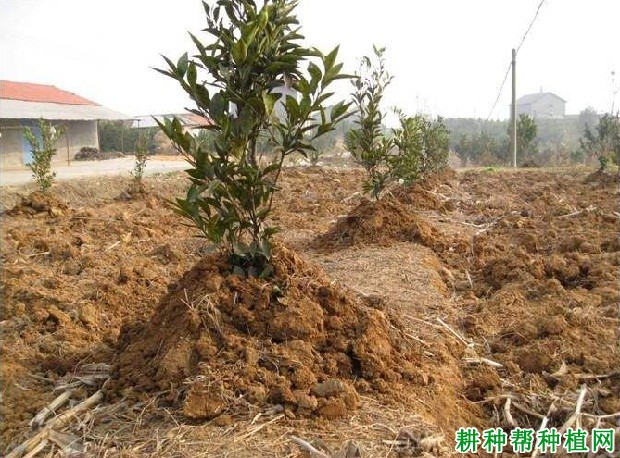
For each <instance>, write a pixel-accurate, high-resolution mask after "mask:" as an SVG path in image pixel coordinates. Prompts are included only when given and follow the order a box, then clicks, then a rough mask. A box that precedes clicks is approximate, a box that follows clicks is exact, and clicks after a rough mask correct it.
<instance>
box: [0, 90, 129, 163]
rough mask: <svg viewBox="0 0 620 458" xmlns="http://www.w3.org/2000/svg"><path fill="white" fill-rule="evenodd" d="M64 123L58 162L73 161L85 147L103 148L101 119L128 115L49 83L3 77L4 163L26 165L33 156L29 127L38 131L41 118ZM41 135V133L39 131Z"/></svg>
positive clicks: (0, 133)
mask: <svg viewBox="0 0 620 458" xmlns="http://www.w3.org/2000/svg"><path fill="white" fill-rule="evenodd" d="M39 119H45V120H48V121H50V122H51V123H52V124H54V125H55V126H62V127H63V129H64V132H65V134H64V135H63V136H62V137H61V138H60V139H59V140H58V143H57V145H56V148H57V152H56V156H54V160H53V161H54V162H62V161H70V160H71V159H72V158H73V157H74V156H75V154H76V153H77V152H78V151H80V149H82V148H83V147H95V148H99V135H98V121H100V120H126V119H130V118H129V117H128V116H126V115H124V114H122V113H118V112H116V111H113V110H110V109H108V108H106V107H103V106H101V105H99V104H97V103H95V102H93V101H92V100H88V99H85V98H84V97H81V96H79V95H77V94H74V93H72V92H68V91H65V90H62V89H59V88H57V87H56V86H50V85H46V84H33V83H23V82H17V81H4V80H0V165H1V166H2V167H13V166H23V165H25V164H27V163H28V162H30V160H31V159H32V150H31V146H30V144H29V143H28V142H27V141H25V139H24V136H23V130H24V128H25V127H30V128H31V129H33V131H34V132H35V134H37V131H38V120H39ZM39 135H40V134H39Z"/></svg>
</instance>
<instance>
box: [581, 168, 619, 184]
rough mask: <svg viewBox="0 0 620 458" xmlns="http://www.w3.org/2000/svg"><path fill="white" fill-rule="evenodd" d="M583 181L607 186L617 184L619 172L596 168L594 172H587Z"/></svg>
mask: <svg viewBox="0 0 620 458" xmlns="http://www.w3.org/2000/svg"><path fill="white" fill-rule="evenodd" d="M584 183H587V184H593V185H599V186H609V185H614V184H615V185H617V184H618V183H620V172H610V171H607V170H597V171H596V172H592V173H591V174H589V175H588V176H587V177H586V178H585V180H584Z"/></svg>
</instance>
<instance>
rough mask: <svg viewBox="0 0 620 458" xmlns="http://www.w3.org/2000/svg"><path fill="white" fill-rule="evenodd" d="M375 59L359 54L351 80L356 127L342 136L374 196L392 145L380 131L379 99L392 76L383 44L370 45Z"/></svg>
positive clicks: (380, 185)
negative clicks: (388, 69)
mask: <svg viewBox="0 0 620 458" xmlns="http://www.w3.org/2000/svg"><path fill="white" fill-rule="evenodd" d="M373 50H374V61H373V59H371V58H370V57H368V56H365V57H363V58H362V64H361V66H360V71H359V74H358V75H357V76H358V77H357V78H356V79H355V80H353V87H354V92H353V94H352V97H353V104H354V106H355V107H356V108H357V114H358V119H357V120H356V121H355V123H356V124H357V125H358V127H357V128H353V129H351V130H350V131H349V132H348V133H347V135H346V139H345V147H346V148H347V150H348V151H349V152H350V153H351V156H352V157H353V159H354V160H355V161H356V162H357V163H358V164H359V165H361V166H362V167H363V168H364V169H365V170H366V172H367V173H368V177H367V179H366V180H365V181H364V183H363V189H364V191H366V192H370V195H371V196H372V197H373V198H374V199H377V198H378V197H379V194H380V193H381V191H382V190H383V189H384V188H385V186H386V185H387V183H388V182H389V179H390V171H389V167H388V158H389V155H390V151H391V149H392V146H393V142H392V140H391V139H389V138H387V137H386V136H385V135H384V133H383V120H384V117H385V115H384V114H383V112H382V111H381V101H382V99H383V94H384V92H385V89H386V87H387V86H388V85H389V84H390V82H391V81H392V76H390V74H389V73H388V72H387V70H386V68H385V58H384V57H383V54H384V53H385V48H377V47H376V46H373Z"/></svg>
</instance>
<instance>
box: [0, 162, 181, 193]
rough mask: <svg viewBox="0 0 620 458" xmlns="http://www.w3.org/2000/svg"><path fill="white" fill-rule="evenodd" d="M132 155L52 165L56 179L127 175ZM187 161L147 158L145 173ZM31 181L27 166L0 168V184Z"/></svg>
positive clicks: (173, 167) (170, 168) (176, 167)
mask: <svg viewBox="0 0 620 458" xmlns="http://www.w3.org/2000/svg"><path fill="white" fill-rule="evenodd" d="M134 161H135V160H134V157H133V156H127V157H123V158H120V159H110V160H107V161H74V162H72V163H71V165H66V164H65V165H58V166H54V171H55V172H56V178H57V179H58V180H70V179H75V178H87V177H92V176H105V175H107V176H122V175H124V176H128V175H129V173H130V172H131V170H132V169H133V166H134ZM185 168H187V163H186V162H185V161H183V160H181V159H178V160H177V159H170V160H168V159H166V160H159V159H154V160H149V161H148V162H147V164H146V175H153V174H154V173H161V172H173V171H176V170H184V169H185ZM31 181H32V174H31V173H30V170H29V169H27V168H25V167H24V168H19V169H10V170H0V186H18V185H22V184H27V183H30V182H31Z"/></svg>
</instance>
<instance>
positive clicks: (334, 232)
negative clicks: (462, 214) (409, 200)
mask: <svg viewBox="0 0 620 458" xmlns="http://www.w3.org/2000/svg"><path fill="white" fill-rule="evenodd" d="M394 242H417V243H421V244H422V245H425V246H428V247H433V248H438V249H439V248H441V247H445V246H446V245H447V244H448V241H447V240H446V239H445V237H444V236H443V235H442V234H441V233H440V232H439V231H438V230H437V229H436V228H435V227H433V226H432V225H431V224H429V223H428V222H427V221H426V220H425V219H423V218H420V217H419V216H418V215H417V214H416V211H415V210H414V209H413V208H412V207H411V206H409V205H407V204H404V203H402V202H400V201H399V200H398V199H396V198H395V197H392V196H389V195H386V196H384V197H383V198H381V199H379V200H378V201H376V202H372V201H370V200H368V199H364V200H362V202H361V203H360V204H359V205H358V206H357V207H356V208H354V209H353V210H352V211H351V213H349V215H348V216H346V217H345V218H342V219H340V220H339V221H337V222H336V224H335V225H334V226H332V228H331V229H330V230H329V231H327V232H326V233H325V234H322V235H320V236H318V237H317V238H316V239H315V240H314V242H313V247H314V248H316V249H318V250H323V251H324V250H333V249H338V248H343V247H349V246H354V245H366V244H369V243H373V244H378V245H381V246H390V245H391V244H392V243H394Z"/></svg>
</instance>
